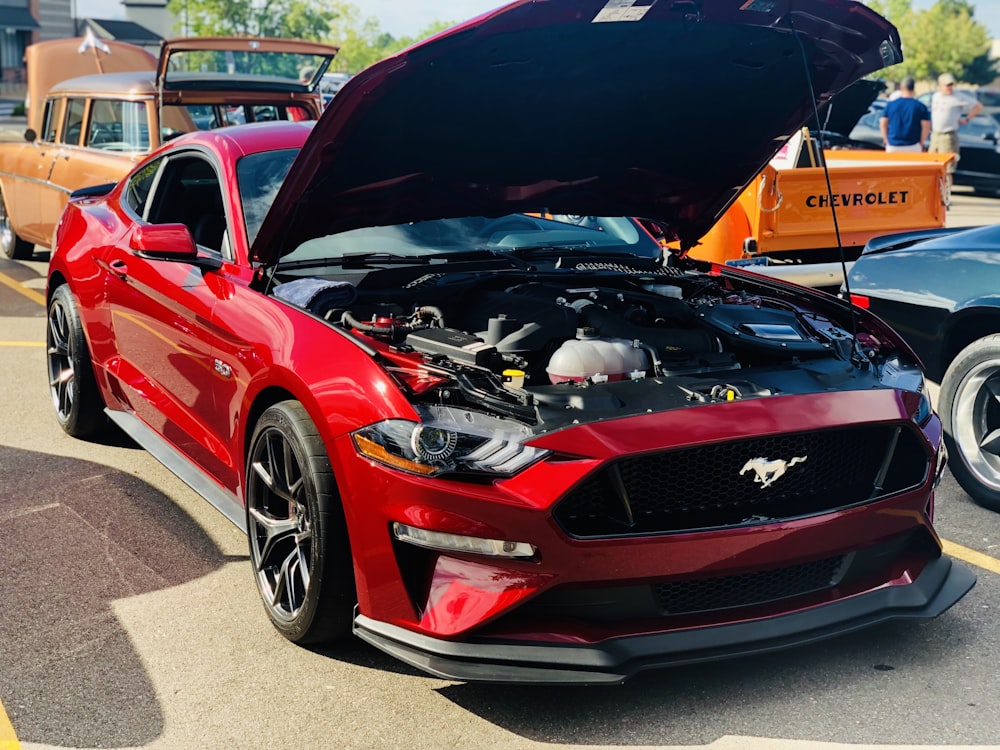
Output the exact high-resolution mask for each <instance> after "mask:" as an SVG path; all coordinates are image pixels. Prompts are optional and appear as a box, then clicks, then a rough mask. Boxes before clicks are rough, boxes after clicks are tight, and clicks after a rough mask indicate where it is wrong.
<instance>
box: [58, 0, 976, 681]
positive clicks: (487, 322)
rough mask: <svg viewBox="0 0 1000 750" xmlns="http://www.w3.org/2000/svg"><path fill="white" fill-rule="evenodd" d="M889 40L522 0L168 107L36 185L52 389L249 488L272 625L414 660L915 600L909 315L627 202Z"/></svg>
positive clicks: (918, 498) (922, 551)
mask: <svg viewBox="0 0 1000 750" xmlns="http://www.w3.org/2000/svg"><path fill="white" fill-rule="evenodd" d="M898 50H899V39H898V37H897V35H896V31H895V29H893V27H892V26H891V25H889V24H888V23H886V22H885V21H884V20H883V19H882V18H880V17H879V16H877V15H875V14H874V13H872V12H871V11H869V10H867V9H866V8H864V7H863V6H861V5H859V4H856V3H853V2H849V1H848V0H796V1H795V2H791V1H790V0H774V2H768V3H749V4H748V3H746V2H745V0H712V1H711V2H709V1H706V2H703V3H700V4H697V5H695V4H692V3H653V4H649V5H643V6H627V7H626V6H623V5H622V4H621V3H617V2H607V0H549V2H544V3H536V2H528V1H527V0H521V1H520V2H515V3H513V4H511V5H510V6H507V7H505V8H503V9H501V10H499V11H496V12H494V13H491V14H487V15H485V16H483V17H481V18H479V19H477V20H475V21H472V22H470V23H468V24H465V25H464V26H462V27H459V28H457V29H454V30H452V31H449V32H446V33H444V34H442V35H439V36H437V37H435V38H433V39H431V40H428V41H427V42H425V43H423V44H421V45H418V46H416V47H414V48H411V49H410V50H408V51H406V52H404V53H402V54H400V55H399V56H397V57H395V58H391V59H388V60H385V61H383V62H381V63H379V64H377V65H375V66H373V67H372V68H370V69H369V70H367V71H366V72H365V73H363V74H361V75H358V76H355V77H354V78H353V79H351V81H350V82H348V83H347V84H346V85H345V86H344V88H343V89H342V90H341V92H340V93H339V94H338V95H337V97H336V99H335V100H334V102H333V103H332V105H331V106H330V108H329V109H328V110H327V111H326V113H325V114H324V116H323V117H322V119H321V120H320V121H319V122H318V123H317V124H316V125H315V126H313V125H312V124H309V123H266V124H260V125H250V126H245V127H236V128H227V129H222V130H216V131H212V132H205V133H199V134H193V135H190V136H184V137H181V138H178V139H176V140H175V141H173V142H171V143H170V144H169V145H167V146H166V147H164V148H163V149H162V150H160V151H159V152H158V153H155V154H153V155H152V156H151V157H150V158H149V159H147V160H146V161H145V162H143V163H141V164H140V165H138V167H137V168H136V169H135V170H134V171H133V172H132V174H131V175H130V176H129V177H128V178H126V179H125V180H124V181H123V182H121V183H120V184H119V185H117V186H115V187H113V188H111V189H98V190H91V191H89V194H88V195H77V196H76V197H74V199H73V200H72V201H71V203H70V206H69V208H68V209H67V211H66V213H65V214H64V216H63V219H62V221H61V223H60V225H59V228H58V231H57V241H56V249H55V251H54V254H53V258H52V261H51V269H50V274H49V283H48V299H49V316H48V319H49V323H48V346H49V348H48V352H49V353H48V369H49V377H50V383H51V389H52V399H53V403H54V405H55V409H56V414H57V416H58V419H59V422H60V423H61V424H62V426H63V427H64V429H65V430H66V431H67V432H68V433H70V434H72V435H78V436H87V435H91V434H93V433H95V432H96V431H98V430H102V429H105V428H107V427H108V420H109V419H110V421H112V422H113V423H115V424H117V425H118V426H119V427H120V428H121V429H123V430H124V431H125V432H127V433H128V434H129V435H131V436H132V437H133V438H134V439H135V440H136V441H138V442H139V443H140V444H141V445H142V446H144V447H145V448H146V449H148V450H149V451H150V452H151V453H153V454H154V455H155V456H156V457H157V458H158V459H160V460H161V461H163V462H164V463H165V464H166V465H167V466H168V467H170V468H171V469H172V470H174V471H175V472H177V474H179V475H180V476H181V477H182V478H183V479H184V480H186V481H187V482H188V483H189V484H190V485H191V486H192V487H193V488H194V489H195V490H197V491H198V492H199V493H201V494H202V495H203V496H204V497H205V498H207V499H208V500H209V501H211V502H212V503H213V504H215V505H216V506H217V507H218V508H219V509H220V510H221V511H222V512H223V513H225V514H226V515H227V516H228V517H229V518H230V519H231V520H232V521H233V522H234V523H236V524H238V525H239V526H241V527H243V528H245V529H246V531H247V533H248V537H249V542H250V556H251V561H252V564H253V571H254V575H255V577H256V581H257V585H258V587H259V589H260V593H261V596H262V598H263V601H264V606H265V609H266V611H267V613H268V615H269V616H270V618H271V620H272V621H273V622H274V625H275V626H276V627H277V628H278V630H280V631H281V632H282V633H283V634H284V635H285V636H287V637H288V638H289V639H291V640H293V641H295V642H298V643H314V642H320V641H325V640H331V639H336V638H342V637H345V636H348V635H350V634H351V633H352V632H353V633H354V634H356V635H357V636H360V637H361V638H363V639H364V640H366V641H368V642H370V643H372V644H374V645H375V646H377V647H379V648H381V649H384V650H385V651H387V652H389V653H391V654H393V655H395V656H397V657H399V658H400V659H403V660H404V661H406V662H409V663H411V664H414V665H417V666H419V667H421V668H423V669H425V670H426V671H428V672H430V673H432V674H436V675H441V676H446V677H451V678H456V679H463V680H491V681H536V682H551V683H562V682H580V683H603V682H617V681H621V680H624V679H626V678H627V677H628V676H630V675H632V674H634V673H635V672H637V671H638V670H640V669H644V668H648V667H653V666H660V665H667V664H675V663H683V662H691V661H697V660H705V659H717V658H720V657H724V656H727V655H734V654H741V653H753V652H760V651H767V650H771V649H774V648H778V647H781V646H786V645H792V644H796V643H805V642H810V641H813V640H816V639H818V638H822V637H826V636H832V635H835V634H838V633H845V632H850V631H854V630H856V629H858V628H860V627H863V626H867V625H871V624H874V623H877V622H881V621H884V620H886V619H889V618H893V617H933V616H935V615H937V614H939V613H941V612H942V611H944V610H945V609H947V608H948V607H949V606H951V605H952V604H953V603H954V602H955V601H957V600H958V599H959V598H961V597H962V596H963V595H964V594H965V593H966V592H967V591H968V590H969V588H970V587H971V586H972V585H973V583H974V580H975V579H974V577H973V576H972V574H971V573H969V572H968V571H967V570H965V569H964V568H962V567H960V566H958V565H957V564H953V563H952V562H951V560H949V559H948V558H946V557H944V556H943V555H942V553H941V544H940V541H939V539H938V537H937V535H936V534H935V532H934V529H933V526H932V516H933V504H934V487H935V485H936V482H937V480H938V478H939V474H940V471H941V468H942V466H943V455H942V452H941V450H940V442H941V425H940V422H939V420H938V418H937V417H936V416H935V415H934V414H933V413H932V412H931V409H930V405H929V401H928V398H927V395H926V394H925V392H924V384H923V377H922V375H921V372H920V369H919V367H918V364H917V362H916V359H915V357H914V355H913V354H912V352H911V351H910V349H909V348H908V347H907V346H906V345H905V344H904V343H903V342H902V341H901V340H900V339H899V338H898V337H897V336H896V335H895V334H894V333H893V332H892V331H890V330H888V329H887V328H885V327H884V326H883V325H882V324H881V323H880V322H879V321H878V320H877V319H875V318H873V317H872V316H870V315H868V314H867V313H865V312H864V311H861V310H857V309H851V308H850V306H849V305H847V304H846V303H845V302H842V301H840V300H837V299H835V298H832V297H829V296H825V295H822V294H820V293H817V292H813V291H810V290H805V289H800V288H797V287H794V286H790V285H788V284H785V283H782V282H778V281H772V280H768V279H766V278H764V277H760V276H755V275H753V274H750V273H747V272H745V271H742V270H739V269H728V268H722V267H717V266H710V265H707V264H700V263H695V262H693V261H689V260H687V259H684V258H682V257H678V256H676V255H669V256H667V257H664V256H663V254H662V252H661V248H660V246H659V245H658V243H657V241H656V240H655V239H654V237H653V234H657V235H659V234H663V235H665V236H667V237H668V238H671V239H674V240H677V241H678V242H679V243H680V246H681V247H682V248H688V247H690V246H691V245H692V244H694V243H695V242H696V241H697V240H698V238H699V237H701V236H702V234H704V232H705V231H706V230H707V229H708V228H709V227H710V226H711V225H712V223H713V222H714V221H715V218H716V217H718V216H719V215H720V214H721V213H722V212H723V211H724V210H725V208H726V206H727V205H728V204H729V203H730V202H731V201H732V200H733V199H734V197H735V196H737V195H738V194H739V193H740V191H741V189H742V188H743V186H744V185H746V184H747V183H748V182H749V181H750V179H751V178H753V177H754V175H755V174H756V172H757V171H758V170H759V169H760V168H761V166H762V165H763V164H764V163H766V162H767V160H768V159H769V158H771V156H772V155H773V154H774V152H775V151H776V150H777V149H778V148H779V147H780V146H781V145H782V143H783V142H784V140H785V139H786V137H787V135H788V134H789V133H792V132H795V130H796V129H797V128H798V127H799V125H800V124H801V123H802V122H804V121H805V120H806V118H807V117H808V116H809V114H810V113H811V112H812V110H813V106H814V104H816V103H823V102H824V101H826V100H827V99H828V98H829V97H830V96H832V95H833V94H834V93H836V92H837V91H839V90H841V89H842V88H844V87H845V86H847V85H848V84H849V83H851V82H852V81H853V80H855V79H857V78H858V77H860V76H862V75H864V74H867V73H869V72H871V71H873V70H876V69H878V68H880V67H882V66H883V65H886V64H891V63H893V62H895V61H897V60H898V59H899V52H898ZM706 92H710V94H711V95H710V96H708V97H706V96H705V93H706ZM631 216H642V217H648V219H643V220H642V221H638V220H634V219H631V218H621V217H631Z"/></svg>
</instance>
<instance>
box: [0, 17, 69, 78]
mask: <svg viewBox="0 0 1000 750" xmlns="http://www.w3.org/2000/svg"><path fill="white" fill-rule="evenodd" d="M69 1H70V0H65V3H66V5H67V6H68V5H69ZM38 2H39V0H0V94H3V95H6V94H7V93H8V90H12V91H13V92H14V93H15V94H16V93H17V91H18V90H20V89H21V88H23V86H24V48H25V47H27V46H28V45H29V44H31V43H32V42H33V41H35V37H36V35H37V34H39V33H40V31H41V24H40V23H39V9H38V8H37V5H38ZM68 15H69V14H68V12H67V16H68Z"/></svg>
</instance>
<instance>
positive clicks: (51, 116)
mask: <svg viewBox="0 0 1000 750" xmlns="http://www.w3.org/2000/svg"><path fill="white" fill-rule="evenodd" d="M65 101H66V100H65V99H49V100H48V101H46V102H45V111H44V112H43V113H42V132H41V133H39V134H38V136H39V138H41V139H42V140H43V141H48V142H49V143H55V140H56V136H57V135H58V134H59V122H60V121H61V119H62V117H61V115H62V112H63V104H64V103H65Z"/></svg>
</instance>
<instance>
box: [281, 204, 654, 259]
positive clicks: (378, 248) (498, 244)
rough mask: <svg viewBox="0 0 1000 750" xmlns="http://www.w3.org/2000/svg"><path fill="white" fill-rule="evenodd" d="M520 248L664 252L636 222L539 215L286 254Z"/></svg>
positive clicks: (382, 235) (445, 222)
mask: <svg viewBox="0 0 1000 750" xmlns="http://www.w3.org/2000/svg"><path fill="white" fill-rule="evenodd" d="M519 249H543V250H547V249H551V250H555V251H560V250H565V251H577V252H588V253H592V254H601V255H604V254H608V253H612V254H619V253H621V254H629V255H639V256H642V257H647V258H656V257H659V255H660V252H661V251H660V247H659V245H658V244H657V243H656V241H655V240H653V238H652V237H651V236H650V235H649V234H648V233H647V232H646V231H645V230H643V229H642V228H641V227H640V226H639V225H638V223H637V222H635V221H633V220H632V219H626V218H622V217H607V216H570V215H566V214H540V213H539V214H508V215H506V216H501V217H497V218H487V217H485V216H468V217H463V218H456V219H436V220H434V221H419V222H413V223H410V224H397V225H394V226H382V227H368V228H364V229H353V230H351V231H348V232H341V233H339V234H332V235H328V236H326V237H317V238H315V239H312V240H309V241H308V242H305V243H303V244H302V245H300V246H299V247H298V248H296V249H295V250H294V251H292V252H291V253H289V254H287V255H285V256H284V260H285V261H293V262H294V261H303V260H319V259H323V258H344V257H348V256H352V255H359V254H360V255H365V254H384V255H389V256H394V257H397V258H400V257H401V258H407V257H412V258H426V257H428V256H447V255H448V254H455V253H467V252H469V251H472V250H484V251H488V252H494V253H496V254H501V253H504V252H508V251H517V250H519ZM445 259H446V258H442V260H445Z"/></svg>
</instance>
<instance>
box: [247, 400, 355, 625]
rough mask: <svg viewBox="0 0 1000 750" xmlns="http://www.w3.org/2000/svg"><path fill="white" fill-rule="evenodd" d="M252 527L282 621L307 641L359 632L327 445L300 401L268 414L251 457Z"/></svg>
mask: <svg viewBox="0 0 1000 750" xmlns="http://www.w3.org/2000/svg"><path fill="white" fill-rule="evenodd" d="M246 501H247V502H246V505H247V535H248V537H249V540H250V561H251V563H252V564H253V568H254V576H255V579H256V581H257V590H258V591H259V592H260V595H261V598H262V599H263V601H264V608H265V609H266V610H267V614H268V617H270V618H271V622H272V623H273V624H274V627H275V628H277V630H278V631H279V632H280V633H281V634H282V635H283V636H285V637H286V638H287V639H288V640H290V641H292V642H294V643H299V644H310V643H322V642H329V641H334V640H339V639H342V638H344V637H346V636H347V635H349V634H350V632H351V621H352V617H353V611H354V604H355V602H356V601H357V595H356V593H355V587H354V568H353V564H352V561H351V550H350V545H349V543H348V537H347V527H346V524H345V521H344V514H343V509H342V507H341V505H340V498H339V495H338V493H337V487H336V482H335V481H334V477H333V471H332V469H331V468H330V461H329V458H328V456H327V453H326V446H325V445H324V444H323V440H322V439H321V438H320V436H319V433H318V432H317V430H316V427H315V425H313V423H312V420H310V419H309V416H308V414H307V413H306V410H305V408H304V407H303V406H302V404H300V403H298V402H297V401H282V402H280V403H277V404H275V405H274V406H271V407H269V408H268V409H267V410H266V411H265V412H264V413H263V414H262V415H261V417H260V419H259V420H258V422H257V426H256V427H255V429H254V433H253V438H252V439H251V443H250V455H249V460H248V462H247V490H246Z"/></svg>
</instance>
